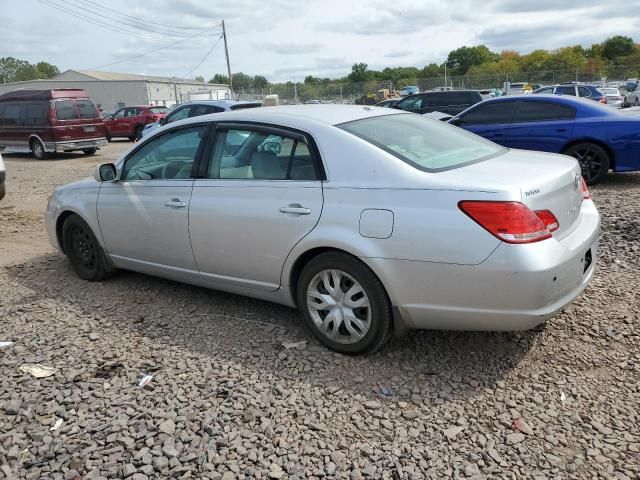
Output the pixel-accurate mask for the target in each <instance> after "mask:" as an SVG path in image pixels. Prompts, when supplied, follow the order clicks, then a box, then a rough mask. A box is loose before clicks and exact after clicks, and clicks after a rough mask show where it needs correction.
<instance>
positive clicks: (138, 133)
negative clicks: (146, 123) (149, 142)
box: [133, 125, 144, 142]
mask: <svg viewBox="0 0 640 480" xmlns="http://www.w3.org/2000/svg"><path fill="white" fill-rule="evenodd" d="M143 128H144V127H143V126H142V125H137V126H136V129H135V131H134V132H133V140H134V141H135V142H137V141H138V140H140V139H141V138H142V129H143Z"/></svg>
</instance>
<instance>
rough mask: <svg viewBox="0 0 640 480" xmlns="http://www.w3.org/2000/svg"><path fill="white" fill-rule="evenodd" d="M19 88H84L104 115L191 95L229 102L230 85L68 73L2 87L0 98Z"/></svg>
mask: <svg viewBox="0 0 640 480" xmlns="http://www.w3.org/2000/svg"><path fill="white" fill-rule="evenodd" d="M19 88H36V89H45V90H46V89H51V88H82V89H84V90H86V92H87V93H88V94H89V96H90V97H91V98H92V99H93V101H94V102H95V103H96V104H97V105H99V106H100V107H101V108H102V110H104V111H105V112H113V111H115V110H116V109H118V108H121V107H125V106H127V105H165V106H167V107H170V106H171V105H174V104H176V103H183V102H187V101H189V99H190V95H193V94H198V97H197V98H202V94H203V93H206V94H208V95H207V96H208V97H209V98H212V99H224V98H229V96H230V93H231V92H230V90H229V87H228V86H227V85H220V84H211V83H207V84H204V83H201V82H197V81H195V80H185V79H180V78H174V77H155V76H149V75H133V74H129V73H110V72H98V71H93V70H81V71H77V70H67V71H65V72H62V73H61V74H60V75H58V76H57V77H54V78H52V79H50V80H29V81H26V82H15V83H7V84H4V85H0V95H1V94H3V93H6V92H10V91H12V90H16V89H19Z"/></svg>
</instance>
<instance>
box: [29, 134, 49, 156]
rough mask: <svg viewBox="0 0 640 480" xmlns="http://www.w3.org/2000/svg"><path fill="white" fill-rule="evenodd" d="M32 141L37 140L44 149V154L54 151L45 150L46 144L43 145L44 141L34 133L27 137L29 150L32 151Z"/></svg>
mask: <svg viewBox="0 0 640 480" xmlns="http://www.w3.org/2000/svg"><path fill="white" fill-rule="evenodd" d="M34 140H38V141H39V142H40V143H41V144H42V147H43V148H44V151H45V152H52V151H54V150H47V144H46V143H45V141H44V140H42V138H40V136H39V135H38V134H36V133H32V134H30V135H29V141H28V145H29V149H31V150H33V148H32V147H31V143H32V142H33V141H34Z"/></svg>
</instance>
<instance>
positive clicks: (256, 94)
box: [235, 65, 640, 104]
mask: <svg viewBox="0 0 640 480" xmlns="http://www.w3.org/2000/svg"><path fill="white" fill-rule="evenodd" d="M638 77H640V65H635V66H610V67H608V68H607V75H606V76H605V75H602V74H600V73H599V72H596V71H589V70H587V69H577V70H546V71H534V72H519V73H501V74H495V75H475V76H474V75H462V76H447V78H446V83H445V77H444V75H442V76H438V77H430V78H415V79H404V80H403V81H402V82H398V83H397V84H396V83H394V82H392V81H390V80H382V81H370V82H361V83H355V82H348V83H334V82H327V83H302V82H299V83H293V82H287V83H279V84H271V85H269V86H268V87H265V88H260V89H246V88H240V89H236V92H235V95H236V97H237V98H238V99H241V100H262V99H264V97H265V96H266V95H274V94H275V95H278V97H279V98H280V103H281V104H292V103H304V102H309V101H312V102H331V103H375V102H376V101H380V100H382V99H383V98H382V97H383V96H384V94H385V93H387V94H391V95H393V93H394V92H396V91H398V90H400V88H401V87H403V86H406V85H415V86H417V87H418V88H419V89H420V91H426V90H434V89H441V88H444V87H445V86H446V87H447V88H452V89H454V90H462V89H472V90H484V89H487V90H488V89H495V88H498V89H502V88H503V87H504V83H505V82H507V81H508V82H511V83H516V82H517V83H521V82H525V83H530V84H532V85H536V86H538V85H539V86H543V85H553V84H557V83H564V82H574V81H578V82H600V81H602V80H603V79H606V81H608V82H612V81H625V80H627V79H631V78H638ZM383 90H387V92H383Z"/></svg>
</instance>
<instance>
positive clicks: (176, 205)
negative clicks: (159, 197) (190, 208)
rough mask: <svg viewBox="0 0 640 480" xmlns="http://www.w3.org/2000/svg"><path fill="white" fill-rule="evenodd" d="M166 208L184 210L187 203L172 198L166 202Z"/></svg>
mask: <svg viewBox="0 0 640 480" xmlns="http://www.w3.org/2000/svg"><path fill="white" fill-rule="evenodd" d="M164 206H165V207H170V208H184V207H186V206H187V202H183V201H181V200H180V199H179V198H172V199H171V200H167V201H166V202H164Z"/></svg>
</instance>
